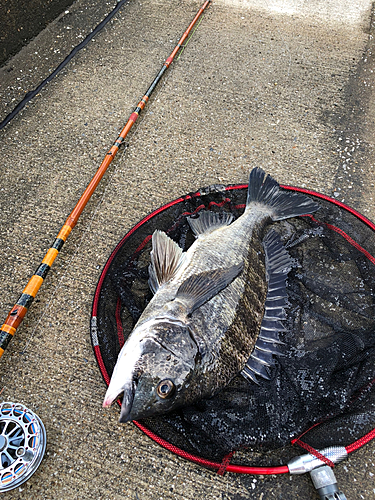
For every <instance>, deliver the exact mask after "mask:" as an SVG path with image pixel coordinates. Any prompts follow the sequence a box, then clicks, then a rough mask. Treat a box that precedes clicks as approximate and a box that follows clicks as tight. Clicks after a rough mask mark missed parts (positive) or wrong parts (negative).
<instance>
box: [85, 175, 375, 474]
mask: <svg viewBox="0 0 375 500" xmlns="http://www.w3.org/2000/svg"><path fill="white" fill-rule="evenodd" d="M247 187H248V185H247V184H237V185H232V186H227V187H226V188H225V191H232V190H235V189H246V188H247ZM281 187H282V188H283V189H286V190H289V191H295V192H299V193H304V194H307V195H310V196H314V197H316V198H319V199H322V200H324V201H328V202H330V203H332V204H334V205H336V206H339V207H340V208H342V209H344V210H346V211H347V212H350V213H351V214H352V215H354V216H355V217H357V218H358V219H359V220H361V221H362V222H363V223H364V224H366V225H367V226H368V227H370V228H371V229H372V230H373V231H375V224H374V223H373V222H371V221H370V220H369V219H368V218H367V217H365V216H364V215H362V214H361V213H359V212H358V211H357V210H355V209H353V208H351V207H349V206H348V205H346V204H345V203H343V202H340V201H338V200H336V199H334V198H331V197H329V196H327V195H324V194H321V193H318V192H316V191H312V190H310V189H305V188H299V187H294V186H288V185H281ZM198 196H201V193H200V192H199V191H198V192H197V193H194V194H191V195H187V196H183V197H180V198H177V199H176V200H173V201H171V202H169V203H167V204H166V205H163V206H162V207H160V208H158V209H156V210H154V211H153V212H151V213H150V214H149V215H147V216H146V217H144V218H143V219H142V220H141V221H139V222H138V223H137V224H136V225H135V226H134V227H133V228H132V229H131V230H130V231H129V232H128V233H127V234H126V235H125V236H124V237H123V238H122V240H121V241H120V242H119V243H118V244H117V246H116V247H115V249H114V250H113V252H112V254H111V255H110V257H109V258H108V260H107V263H106V265H105V266H104V268H103V271H102V274H101V276H100V278H99V281H98V284H97V287H96V290H95V295H94V301H93V307H92V316H91V318H96V316H97V309H98V302H99V296H100V292H101V288H102V285H103V281H104V278H105V276H106V273H107V271H108V269H109V266H110V265H111V263H112V261H113V260H114V258H115V256H116V254H117V252H118V251H119V250H120V248H121V247H122V246H123V245H124V244H125V243H126V241H127V239H128V238H129V237H130V236H131V235H132V234H133V233H134V232H135V231H136V230H137V229H139V228H140V227H141V226H142V225H143V224H145V223H146V222H147V221H149V220H150V219H151V218H153V217H154V216H156V215H157V214H159V213H161V212H163V211H164V210H167V209H168V208H170V207H172V206H174V205H177V204H179V203H182V202H183V201H185V200H187V199H191V198H194V197H198ZM331 229H333V230H335V231H337V232H339V233H340V234H342V235H343V236H344V237H345V238H346V239H348V241H349V242H350V243H351V244H353V246H356V248H358V249H359V250H360V251H362V252H363V253H364V254H365V255H366V256H367V257H368V258H369V259H370V260H371V261H372V262H373V263H374V264H375V258H374V257H373V256H372V255H370V254H369V253H368V252H367V251H366V250H365V249H363V248H362V247H360V246H359V245H358V244H357V243H356V242H355V241H354V240H352V239H351V238H350V236H348V235H345V234H344V233H343V231H341V230H340V229H339V228H335V227H334V226H331ZM146 242H147V241H145V242H144V244H146ZM93 348H94V353H95V357H96V360H97V363H98V366H99V369H100V372H101V374H102V376H103V379H104V380H105V382H106V384H107V386H108V385H109V382H110V377H109V375H108V373H107V370H106V368H105V365H104V362H103V358H102V355H101V351H100V347H99V345H97V344H93ZM118 403H119V404H121V402H120V401H118ZM133 423H134V425H136V427H138V429H140V430H141V431H142V432H143V433H144V434H146V435H147V436H148V437H149V438H151V439H152V440H153V441H155V442H156V443H157V444H159V445H160V446H162V447H163V448H165V449H166V450H168V451H170V452H172V453H174V454H175V455H178V456H180V457H182V458H184V459H186V460H189V461H191V462H194V463H196V464H198V465H201V466H204V467H208V468H210V469H214V470H216V471H217V473H218V474H223V473H224V472H225V471H226V472H234V473H238V474H264V475H270V474H286V473H288V472H289V469H288V466H287V465H283V466H278V467H252V466H245V465H231V464H230V459H231V457H232V454H231V455H230V456H228V457H225V458H224V459H223V461H222V462H221V463H219V462H213V461H210V460H206V459H204V458H201V457H198V456H196V455H193V454H191V453H187V452H186V451H184V450H182V449H181V448H178V447H177V446H175V445H173V444H171V443H169V442H168V441H166V440H165V439H163V438H161V437H160V436H158V435H157V434H155V433H154V432H152V431H151V430H150V429H148V428H147V427H146V426H144V425H143V424H141V423H140V422H137V421H133ZM374 438H375V428H374V429H373V430H372V431H370V432H369V433H367V434H366V435H365V436H363V437H361V438H360V439H358V440H357V441H355V442H354V443H351V444H349V445H348V446H346V447H345V449H346V451H347V453H348V454H349V453H351V452H353V451H355V450H357V449H359V448H361V447H362V446H364V445H365V444H367V443H368V442H369V441H371V440H372V439H374ZM293 443H296V444H299V445H300V446H302V447H304V443H303V442H302V441H300V439H299V438H297V439H295V440H293V441H292V444H293ZM314 454H315V453H314Z"/></svg>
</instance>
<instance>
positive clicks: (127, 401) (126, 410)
mask: <svg viewBox="0 0 375 500" xmlns="http://www.w3.org/2000/svg"><path fill="white" fill-rule="evenodd" d="M134 394H135V386H134V383H133V384H131V385H130V386H126V387H125V388H124V395H123V397H122V404H121V413H120V419H119V422H120V423H121V424H125V423H126V422H130V421H131V420H133V419H132V418H131V410H132V407H133V401H134Z"/></svg>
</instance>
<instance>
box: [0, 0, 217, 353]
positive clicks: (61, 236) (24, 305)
mask: <svg viewBox="0 0 375 500" xmlns="http://www.w3.org/2000/svg"><path fill="white" fill-rule="evenodd" d="M210 3H211V0H206V1H205V2H204V3H203V5H202V7H201V8H200V9H199V10H198V12H197V14H196V15H195V17H194V19H193V20H192V22H191V23H190V25H189V26H188V28H187V30H186V31H185V32H184V34H183V35H182V37H181V38H180V40H179V41H178V43H177V45H176V47H175V48H174V49H173V51H172V53H171V55H170V56H169V57H168V58H167V59H166V60H165V62H164V64H163V66H162V68H161V70H160V71H159V73H158V75H157V76H156V78H155V79H154V81H153V82H152V83H151V85H150V86H149V88H148V90H147V91H146V93H145V95H144V96H143V97H142V99H141V100H140V101H139V103H138V105H137V107H136V108H135V109H134V111H133V113H132V114H131V115H130V117H129V118H128V121H127V123H126V125H125V127H124V128H123V129H122V130H121V132H120V135H119V136H118V137H117V139H116V140H115V142H114V143H113V146H112V147H111V149H110V150H109V151H108V153H107V154H106V156H105V158H104V160H103V161H102V163H101V164H100V166H99V168H98V170H97V171H96V173H95V175H94V177H93V178H92V179H91V181H90V183H89V184H88V186H87V188H86V189H85V191H84V192H83V194H82V196H81V198H80V199H79V200H78V203H77V204H76V206H75V207H74V209H73V211H72V212H71V214H70V215H69V217H68V218H67V219H66V221H65V224H64V225H63V226H62V228H61V229H60V231H59V233H58V235H57V237H56V239H55V241H54V242H53V244H52V246H51V247H50V248H49V250H48V251H47V253H46V255H45V256H44V258H43V260H42V262H41V264H40V265H39V267H38V269H37V270H36V272H35V274H34V275H33V276H32V277H31V278H30V280H29V282H28V283H27V285H26V287H25V288H24V290H23V292H22V294H21V296H20V298H19V299H18V300H17V302H16V304H15V305H14V306H13V307H12V309H11V310H10V312H9V314H8V316H7V318H6V320H5V322H4V324H3V326H2V327H1V329H0V357H1V356H2V355H3V354H4V351H5V349H6V348H7V347H8V344H9V342H10V340H11V339H12V338H13V335H14V334H15V333H16V331H17V328H18V327H19V326H20V324H21V323H22V320H23V318H24V317H25V315H26V313H27V311H28V309H29V307H30V306H31V304H32V302H33V300H34V298H35V296H36V294H37V293H38V291H39V289H40V287H41V286H42V283H43V281H44V279H45V277H46V276H47V274H48V271H49V270H50V269H51V266H52V264H53V262H54V260H55V259H56V257H57V254H58V253H59V251H60V250H61V248H62V246H63V245H64V243H65V241H66V240H67V238H68V236H69V234H70V233H71V231H72V229H73V228H74V226H75V225H76V224H77V221H78V219H79V217H80V215H81V214H82V212H83V210H84V208H85V206H86V205H87V203H88V201H89V199H90V198H91V196H92V195H93V193H94V191H95V189H96V188H97V186H98V184H99V182H100V181H101V179H102V177H103V175H104V174H105V172H106V170H107V168H108V167H109V165H110V164H111V163H112V161H113V159H114V157H115V156H116V154H117V152H118V150H119V149H120V147H121V146H122V145H123V144H124V140H125V137H126V136H127V135H128V133H129V132H130V130H131V128H132V127H133V125H134V123H135V122H136V120H137V118H138V116H139V115H140V113H141V111H142V110H143V109H144V107H145V106H146V104H147V102H148V100H149V98H150V96H151V94H152V93H153V91H154V90H155V88H156V86H157V84H158V83H159V81H160V80H161V78H162V76H163V74H164V73H165V72H166V70H167V69H168V68H169V66H170V65H171V63H172V62H173V60H174V58H175V56H176V55H177V53H178V52H179V50H180V49H181V47H182V45H183V43H184V42H185V40H186V39H187V37H188V36H189V34H190V32H191V30H192V29H193V27H194V26H195V24H196V23H197V21H198V20H199V18H200V17H201V16H202V14H203V12H204V11H205V10H206V8H207V7H208V6H209V4H210Z"/></svg>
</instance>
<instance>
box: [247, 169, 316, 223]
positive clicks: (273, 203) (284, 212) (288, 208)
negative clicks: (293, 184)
mask: <svg viewBox="0 0 375 500" xmlns="http://www.w3.org/2000/svg"><path fill="white" fill-rule="evenodd" d="M253 203H256V204H263V205H265V206H267V207H269V209H270V216H271V218H272V220H274V221H276V220H282V219H288V218H290V217H297V216H298V215H304V214H310V213H312V212H315V211H316V210H318V208H319V205H318V204H317V203H315V202H314V201H312V200H311V199H310V198H308V197H307V196H305V195H304V194H300V193H295V192H293V193H292V192H289V191H283V190H282V189H281V188H280V185H279V183H278V182H277V181H275V179H274V178H273V177H271V176H270V175H269V174H266V173H265V172H264V171H263V170H262V169H261V168H259V167H256V168H254V169H253V170H252V171H251V172H250V178H249V188H248V192H247V200H246V207H249V206H251V205H252V204H253Z"/></svg>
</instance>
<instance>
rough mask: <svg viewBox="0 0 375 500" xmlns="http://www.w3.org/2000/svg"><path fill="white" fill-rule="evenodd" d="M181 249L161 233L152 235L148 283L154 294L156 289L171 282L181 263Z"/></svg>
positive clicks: (182, 255)
mask: <svg viewBox="0 0 375 500" xmlns="http://www.w3.org/2000/svg"><path fill="white" fill-rule="evenodd" d="M183 258H184V253H183V251H182V248H180V247H179V246H178V244H177V243H176V242H175V241H173V240H172V239H171V238H170V237H169V236H167V235H166V234H165V233H164V232H163V231H158V230H157V231H155V232H154V234H153V235H152V250H151V264H150V265H149V268H148V270H149V279H148V283H149V286H150V288H151V290H152V291H153V293H156V291H157V290H158V288H159V287H160V286H161V285H162V284H163V283H167V281H169V280H171V279H172V278H173V276H174V275H175V274H176V272H177V269H178V268H179V267H180V265H181V262H182V261H183Z"/></svg>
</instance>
